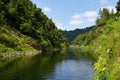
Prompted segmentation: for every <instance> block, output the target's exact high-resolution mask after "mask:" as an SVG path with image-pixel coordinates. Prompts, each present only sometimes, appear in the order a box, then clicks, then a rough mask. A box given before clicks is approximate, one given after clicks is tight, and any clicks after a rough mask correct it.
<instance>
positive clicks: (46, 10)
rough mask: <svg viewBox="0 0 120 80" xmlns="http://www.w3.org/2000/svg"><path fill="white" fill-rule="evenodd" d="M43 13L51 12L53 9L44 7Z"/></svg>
mask: <svg viewBox="0 0 120 80" xmlns="http://www.w3.org/2000/svg"><path fill="white" fill-rule="evenodd" d="M43 11H44V12H51V9H50V8H49V7H44V8H43Z"/></svg>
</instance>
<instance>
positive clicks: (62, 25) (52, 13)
mask: <svg viewBox="0 0 120 80" xmlns="http://www.w3.org/2000/svg"><path fill="white" fill-rule="evenodd" d="M31 1H32V2H33V3H34V4H36V6H37V7H38V8H42V12H44V13H45V14H46V15H47V16H48V17H49V18H50V19H52V20H53V22H54V23H55V25H56V26H57V28H58V29H62V30H67V31H68V30H74V29H76V28H79V29H82V28H85V27H90V26H92V25H95V20H96V18H97V17H99V9H100V8H108V9H109V10H110V11H111V10H112V9H113V10H114V12H116V9H115V6H116V3H117V1H118V0H31Z"/></svg>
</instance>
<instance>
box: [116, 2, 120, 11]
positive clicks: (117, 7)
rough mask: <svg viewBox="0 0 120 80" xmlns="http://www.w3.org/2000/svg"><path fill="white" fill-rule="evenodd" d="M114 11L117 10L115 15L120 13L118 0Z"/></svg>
mask: <svg viewBox="0 0 120 80" xmlns="http://www.w3.org/2000/svg"><path fill="white" fill-rule="evenodd" d="M116 9H117V13H120V0H119V1H118V2H117V6H116Z"/></svg>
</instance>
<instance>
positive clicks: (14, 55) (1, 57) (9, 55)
mask: <svg viewBox="0 0 120 80" xmlns="http://www.w3.org/2000/svg"><path fill="white" fill-rule="evenodd" d="M41 52H42V51H37V50H34V51H26V52H25V51H22V52H21V51H16V52H11V53H1V54H0V60H4V59H11V58H17V57H23V56H29V55H36V54H40V53H41Z"/></svg>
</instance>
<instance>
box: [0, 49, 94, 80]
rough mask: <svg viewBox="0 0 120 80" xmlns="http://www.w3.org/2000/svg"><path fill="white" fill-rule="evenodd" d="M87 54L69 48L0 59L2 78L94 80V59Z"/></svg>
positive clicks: (21, 79)
mask: <svg viewBox="0 0 120 80" xmlns="http://www.w3.org/2000/svg"><path fill="white" fill-rule="evenodd" d="M86 55H87V53H84V54H83V53H82V54H81V53H80V52H79V49H78V50H76V49H73V48H69V49H68V50H67V51H54V52H51V53H50V52H49V53H43V54H38V55H35V56H26V57H21V58H16V59H10V60H7V61H0V80H75V79H76V80H92V78H93V76H92V73H93V67H92V65H91V64H92V61H91V59H90V55H89V57H88V56H86ZM82 58H83V59H82ZM85 58H86V59H85ZM88 59H90V60H88ZM84 62H85V64H84ZM86 65H87V66H86ZM82 68H84V69H82ZM86 73H87V75H88V76H90V77H86V76H85V75H86ZM80 75H81V77H80ZM83 75H84V76H83Z"/></svg>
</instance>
